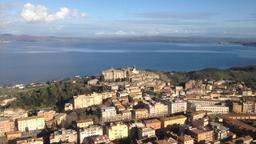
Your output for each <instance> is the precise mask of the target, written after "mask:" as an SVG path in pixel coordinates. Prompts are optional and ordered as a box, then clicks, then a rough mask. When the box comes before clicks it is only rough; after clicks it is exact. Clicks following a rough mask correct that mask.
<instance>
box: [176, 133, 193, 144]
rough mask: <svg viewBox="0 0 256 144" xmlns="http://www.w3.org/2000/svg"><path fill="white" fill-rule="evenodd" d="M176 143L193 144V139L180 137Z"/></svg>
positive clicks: (185, 136)
mask: <svg viewBox="0 0 256 144" xmlns="http://www.w3.org/2000/svg"><path fill="white" fill-rule="evenodd" d="M178 141H179V142H180V143H182V144H194V139H193V138H192V137H191V136H190V135H184V136H180V137H178Z"/></svg>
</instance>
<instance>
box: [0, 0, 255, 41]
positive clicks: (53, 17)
mask: <svg viewBox="0 0 256 144" xmlns="http://www.w3.org/2000/svg"><path fill="white" fill-rule="evenodd" d="M255 5H256V1H254V0H248V1H246V2H244V1H242V0H225V1H222V0H214V1H212V0H191V1H186V0H171V1H164V0H160V1H159V0H150V1H148V0H130V1H118V0H109V1H102V0H95V1H83V0H77V1H74V2H73V1H68V0H62V1H61V0H56V1H50V0H30V1H28V0H2V1H1V2H0V20H1V21H0V33H2V34H3V33H9V34H16V35H22V34H24V35H36V36H70V37H113V36H114V37H128V36H130V37H134V36H182V37H184V36H185V37H190V36H201V37H234V38H254V37H256V10H255V7H254V6H255Z"/></svg>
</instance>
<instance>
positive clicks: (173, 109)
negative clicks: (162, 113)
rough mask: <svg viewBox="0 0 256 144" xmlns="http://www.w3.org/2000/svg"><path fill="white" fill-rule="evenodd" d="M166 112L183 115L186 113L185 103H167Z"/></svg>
mask: <svg viewBox="0 0 256 144" xmlns="http://www.w3.org/2000/svg"><path fill="white" fill-rule="evenodd" d="M168 111H169V114H175V113H181V112H183V113H185V112H186V111H187V102H186V101H182V100H180V101H171V102H168Z"/></svg>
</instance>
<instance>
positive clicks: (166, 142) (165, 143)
mask: <svg viewBox="0 0 256 144" xmlns="http://www.w3.org/2000/svg"><path fill="white" fill-rule="evenodd" d="M156 142H157V144H178V141H176V140H175V139H173V138H171V137H169V138H167V139H162V140H157V141H156Z"/></svg>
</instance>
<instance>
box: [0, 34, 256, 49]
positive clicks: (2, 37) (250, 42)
mask: <svg viewBox="0 0 256 144" xmlns="http://www.w3.org/2000/svg"><path fill="white" fill-rule="evenodd" d="M99 40H101V41H128V42H130V41H136V42H173V43H218V44H230V43H231V44H241V45H247V46H256V39H238V38H222V37H199V36H197V37H174V36H133V37H130V36H123V37H115V36H112V37H57V36H32V35H12V34H0V42H4V41H9V42H13V41H24V42H43V41H46V42H47V41H49V42H86V41H99Z"/></svg>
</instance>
